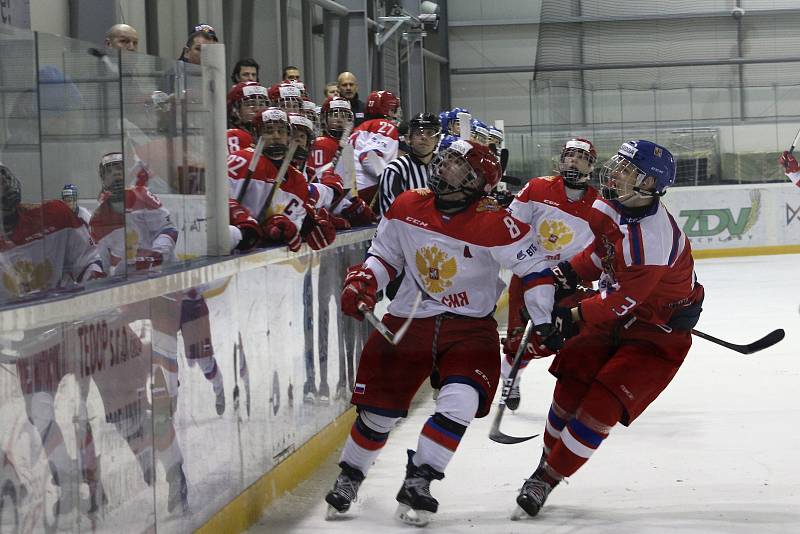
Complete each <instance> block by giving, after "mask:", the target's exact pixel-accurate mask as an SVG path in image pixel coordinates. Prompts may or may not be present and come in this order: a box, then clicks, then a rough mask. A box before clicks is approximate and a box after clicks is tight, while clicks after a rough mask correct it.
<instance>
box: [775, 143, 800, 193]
mask: <svg viewBox="0 0 800 534" xmlns="http://www.w3.org/2000/svg"><path fill="white" fill-rule="evenodd" d="M778 164H779V165H780V166H781V167H783V172H784V173H785V174H786V177H787V178H788V179H789V180H791V181H792V183H793V184H794V185H796V186H797V187H800V163H798V162H797V158H795V157H794V154H792V153H791V152H789V151H788V150H786V151H784V153H783V154H781V156H780V157H779V158H778Z"/></svg>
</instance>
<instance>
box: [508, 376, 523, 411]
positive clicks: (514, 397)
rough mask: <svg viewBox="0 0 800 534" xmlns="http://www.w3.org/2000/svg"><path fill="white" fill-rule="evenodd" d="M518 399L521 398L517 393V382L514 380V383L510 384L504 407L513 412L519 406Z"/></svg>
mask: <svg viewBox="0 0 800 534" xmlns="http://www.w3.org/2000/svg"><path fill="white" fill-rule="evenodd" d="M520 400H522V398H521V396H520V393H519V382H517V381H515V382H514V385H512V386H511V389H510V390H509V391H508V397H506V408H508V409H509V410H511V411H512V412H513V411H514V410H516V409H517V408H519V402H520Z"/></svg>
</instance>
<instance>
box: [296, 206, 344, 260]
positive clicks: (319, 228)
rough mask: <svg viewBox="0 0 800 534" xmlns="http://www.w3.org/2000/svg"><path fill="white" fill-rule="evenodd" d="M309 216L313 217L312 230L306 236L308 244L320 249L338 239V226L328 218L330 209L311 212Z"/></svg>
mask: <svg viewBox="0 0 800 534" xmlns="http://www.w3.org/2000/svg"><path fill="white" fill-rule="evenodd" d="M308 216H309V217H311V218H312V221H311V224H312V227H311V230H309V232H308V233H307V234H306V235H305V237H304V239H305V241H306V243H308V246H309V247H311V248H312V249H314V250H320V249H323V248H325V247H327V246H328V245H330V244H331V243H333V241H334V240H335V239H336V228H335V227H334V226H333V223H332V222H331V221H330V220H329V219H328V210H326V209H325V208H322V209H321V210H319V211H317V212H316V213H314V212H309V214H308Z"/></svg>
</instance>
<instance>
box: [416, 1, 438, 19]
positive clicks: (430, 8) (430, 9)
mask: <svg viewBox="0 0 800 534" xmlns="http://www.w3.org/2000/svg"><path fill="white" fill-rule="evenodd" d="M419 12H420V13H421V14H423V15H436V14H437V13H438V12H439V4H437V3H436V2H431V1H430V0H425V1H424V2H420V4H419Z"/></svg>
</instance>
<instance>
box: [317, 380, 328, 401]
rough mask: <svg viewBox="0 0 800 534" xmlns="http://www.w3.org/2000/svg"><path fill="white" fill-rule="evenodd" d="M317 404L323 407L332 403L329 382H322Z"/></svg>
mask: <svg viewBox="0 0 800 534" xmlns="http://www.w3.org/2000/svg"><path fill="white" fill-rule="evenodd" d="M317 402H318V403H319V404H321V405H323V406H327V405H328V404H330V403H331V391H330V389H329V388H328V383H327V382H322V383H320V385H319V392H318V393H317Z"/></svg>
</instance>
